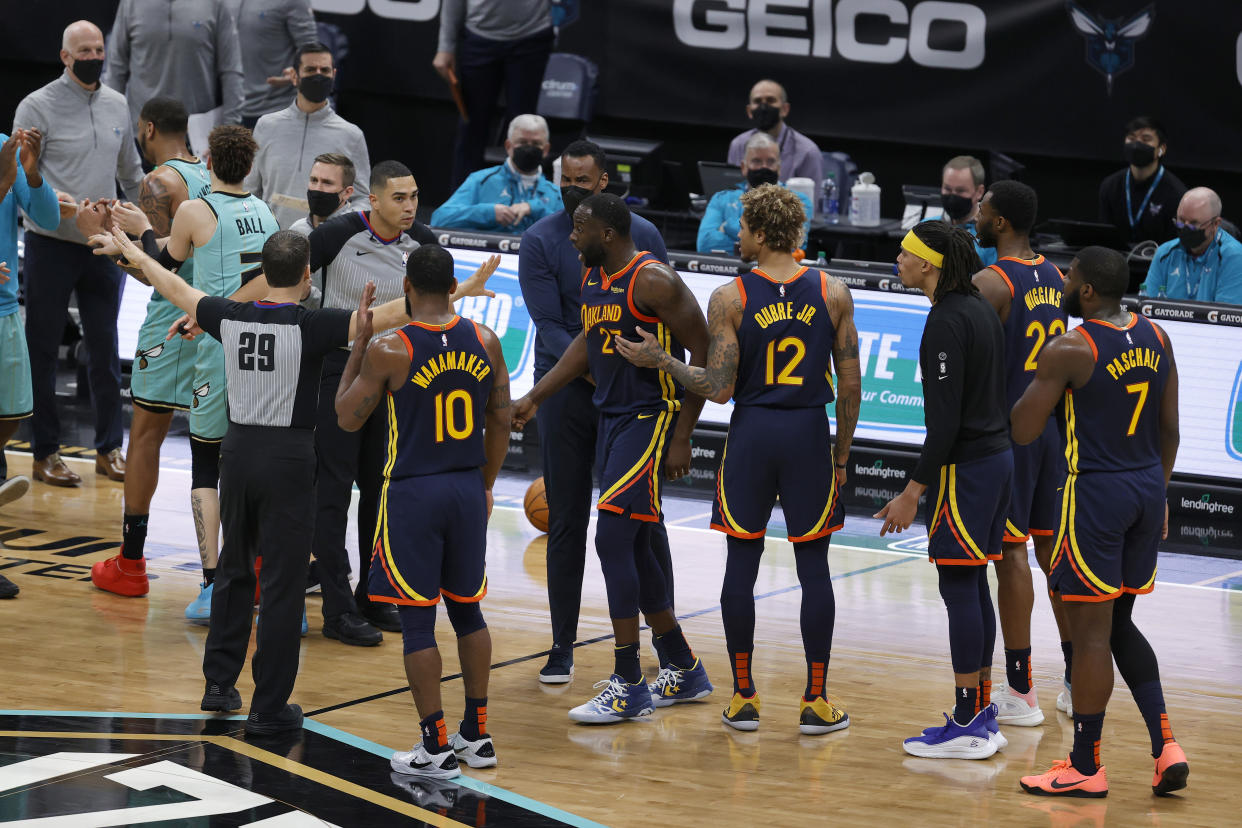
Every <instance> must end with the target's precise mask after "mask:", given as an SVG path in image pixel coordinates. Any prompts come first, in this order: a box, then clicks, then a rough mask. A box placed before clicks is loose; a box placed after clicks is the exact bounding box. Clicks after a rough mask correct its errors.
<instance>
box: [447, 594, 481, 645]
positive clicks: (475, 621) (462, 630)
mask: <svg viewBox="0 0 1242 828" xmlns="http://www.w3.org/2000/svg"><path fill="white" fill-rule="evenodd" d="M444 608H445V609H446V610H448V617H449V622H450V623H452V625H453V632H455V633H457V637H458V638H465V637H466V636H468V635H470V633H475V632H478V631H479V630H481V629H483V628H484V627H486V626H487V622H486V621H484V620H483V610H482V608H481V607H480V606H479V602H478V601H469V602H466V601H454V600H452V599H451V598H446V599H445V601H444Z"/></svg>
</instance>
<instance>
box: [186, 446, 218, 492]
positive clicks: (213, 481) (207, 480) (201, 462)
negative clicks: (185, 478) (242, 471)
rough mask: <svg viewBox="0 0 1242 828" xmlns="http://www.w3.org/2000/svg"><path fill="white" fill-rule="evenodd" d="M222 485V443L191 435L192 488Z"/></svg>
mask: <svg viewBox="0 0 1242 828" xmlns="http://www.w3.org/2000/svg"><path fill="white" fill-rule="evenodd" d="M219 486H220V444H219V443H218V442H212V441H208V440H199V439H197V438H195V437H194V436H193V435H191V436H190V488H191V489H215V488H219Z"/></svg>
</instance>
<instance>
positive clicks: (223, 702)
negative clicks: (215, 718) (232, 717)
mask: <svg viewBox="0 0 1242 828" xmlns="http://www.w3.org/2000/svg"><path fill="white" fill-rule="evenodd" d="M241 706H242V703H241V693H238V692H237V688H236V687H233V686H232V685H223V684H216V683H215V682H212V681H209V682H207V689H206V690H205V691H204V692H203V703H202V704H200V705H199V709H200V710H209V711H213V712H217V713H220V712H224V711H227V710H241Z"/></svg>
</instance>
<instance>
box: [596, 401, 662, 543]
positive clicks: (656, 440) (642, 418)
mask: <svg viewBox="0 0 1242 828" xmlns="http://www.w3.org/2000/svg"><path fill="white" fill-rule="evenodd" d="M676 422H677V412H676V411H661V410H654V411H639V412H630V413H626V414H603V415H601V416H600V419H599V443H598V448H599V452H598V455H599V456H598V458H597V466H598V468H599V470H600V472H599V503H598V504H597V506H598V508H600V509H602V510H604V511H607V512H615V513H616V514H618V515H625V516H627V517H630V518H633V519H634V520H647V521H657V520H660V519H661V518H662V517H663V513H662V512H661V511H660V476H661V474H663V472H664V469H663V466H664V458H665V456H666V454H667V453H668V439H669V435H670V434H672V431H673V425H674V424H675V423H676Z"/></svg>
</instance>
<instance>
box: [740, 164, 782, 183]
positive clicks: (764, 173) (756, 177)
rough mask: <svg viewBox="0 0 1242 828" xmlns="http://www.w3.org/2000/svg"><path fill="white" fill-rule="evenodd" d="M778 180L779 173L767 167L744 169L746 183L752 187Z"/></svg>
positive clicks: (779, 177)
mask: <svg viewBox="0 0 1242 828" xmlns="http://www.w3.org/2000/svg"><path fill="white" fill-rule="evenodd" d="M780 180H781V176H780V173H778V172H777V171H776V170H770V169H768V168H767V167H762V168H760V169H757V170H747V171H746V183H747V184H749V185H750V186H752V187H758V186H760V185H763V184H776V183H778V182H779V181H780Z"/></svg>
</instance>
